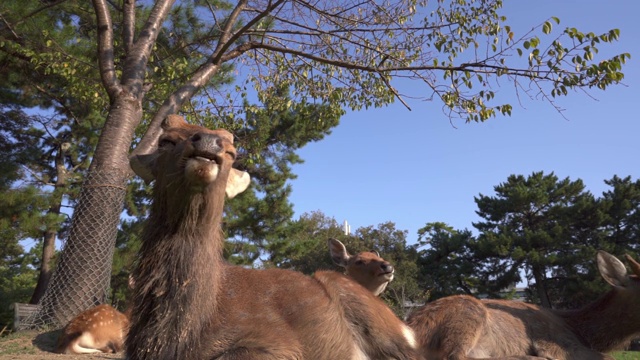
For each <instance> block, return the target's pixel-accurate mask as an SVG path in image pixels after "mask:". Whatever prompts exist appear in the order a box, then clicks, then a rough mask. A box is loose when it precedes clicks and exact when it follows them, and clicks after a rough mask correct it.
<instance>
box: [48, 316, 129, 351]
mask: <svg viewBox="0 0 640 360" xmlns="http://www.w3.org/2000/svg"><path fill="white" fill-rule="evenodd" d="M128 327H129V318H128V314H126V313H122V312H120V311H118V310H116V309H115V308H114V307H112V306H110V305H107V304H102V305H97V306H94V307H91V308H89V309H87V310H85V311H83V312H81V313H80V314H78V315H77V316H75V317H74V318H73V319H71V320H70V321H69V323H68V324H67V325H66V326H65V327H64V329H63V330H62V333H61V334H60V337H59V338H58V343H57V346H56V349H55V351H54V352H56V353H59V354H91V353H100V352H101V353H117V352H120V351H122V350H123V348H124V339H125V336H126V333H127V329H128Z"/></svg>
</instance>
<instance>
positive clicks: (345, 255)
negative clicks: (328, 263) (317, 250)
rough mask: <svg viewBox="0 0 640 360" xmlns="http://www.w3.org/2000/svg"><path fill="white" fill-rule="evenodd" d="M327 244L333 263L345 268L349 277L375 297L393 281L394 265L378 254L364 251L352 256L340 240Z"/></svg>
mask: <svg viewBox="0 0 640 360" xmlns="http://www.w3.org/2000/svg"><path fill="white" fill-rule="evenodd" d="M327 243H328V245H329V252H330V253H331V259H332V260H333V262H334V263H336V265H338V266H342V267H343V268H345V270H346V271H345V273H346V274H347V275H349V276H350V277H351V278H353V279H354V280H355V281H356V282H357V283H359V284H360V285H362V286H364V287H365V288H367V289H368V290H369V291H371V292H372V293H373V294H374V295H376V296H378V295H380V294H382V292H383V291H384V289H386V288H387V284H389V283H390V282H391V281H392V280H393V275H394V272H395V269H394V268H393V265H391V263H389V262H388V261H385V260H384V259H383V258H381V257H380V255H379V254H378V253H377V252H373V251H363V252H361V253H358V254H356V255H351V254H349V252H348V251H347V248H346V247H345V246H344V244H343V243H341V242H340V241H339V240H336V239H329V240H327Z"/></svg>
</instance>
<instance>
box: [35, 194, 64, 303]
mask: <svg viewBox="0 0 640 360" xmlns="http://www.w3.org/2000/svg"><path fill="white" fill-rule="evenodd" d="M59 213H60V207H59V206H58V211H57V214H59ZM56 234H57V232H56V231H55V230H47V231H45V233H44V239H43V243H42V258H41V262H40V263H41V264H42V265H41V267H40V274H39V275H38V283H37V284H36V288H35V290H33V294H32V295H31V300H29V304H37V303H39V302H40V299H42V296H43V295H44V292H45V290H46V289H47V286H48V285H49V280H50V279H51V268H52V266H51V265H52V264H51V263H52V261H53V255H54V254H55V245H56Z"/></svg>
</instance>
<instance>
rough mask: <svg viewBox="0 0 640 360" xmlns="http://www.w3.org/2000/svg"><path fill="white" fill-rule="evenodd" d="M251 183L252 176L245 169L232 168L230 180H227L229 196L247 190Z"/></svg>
mask: <svg viewBox="0 0 640 360" xmlns="http://www.w3.org/2000/svg"><path fill="white" fill-rule="evenodd" d="M249 183H251V177H250V176H249V174H248V173H247V172H245V171H240V170H236V169H233V168H232V169H231V172H230V173H229V180H227V189H226V192H227V196H228V197H229V199H232V198H233V197H235V196H236V195H238V194H240V193H241V192H243V191H245V190H247V187H249Z"/></svg>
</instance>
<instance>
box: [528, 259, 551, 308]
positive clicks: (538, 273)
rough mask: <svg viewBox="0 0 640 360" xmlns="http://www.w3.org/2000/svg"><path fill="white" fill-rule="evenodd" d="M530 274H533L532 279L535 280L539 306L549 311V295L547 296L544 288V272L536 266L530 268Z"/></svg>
mask: <svg viewBox="0 0 640 360" xmlns="http://www.w3.org/2000/svg"><path fill="white" fill-rule="evenodd" d="M531 272H532V273H533V278H534V279H535V280H536V291H537V292H538V297H539V298H540V305H542V307H545V308H547V309H551V301H550V300H549V294H547V289H546V287H545V286H544V280H545V276H544V271H543V270H542V269H540V268H539V267H538V266H532V271H531Z"/></svg>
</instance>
